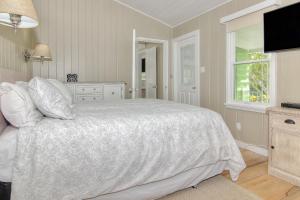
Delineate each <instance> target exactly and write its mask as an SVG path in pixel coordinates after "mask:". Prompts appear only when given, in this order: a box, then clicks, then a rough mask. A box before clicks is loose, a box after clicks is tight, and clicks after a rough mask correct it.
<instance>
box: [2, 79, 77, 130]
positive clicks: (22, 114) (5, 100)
mask: <svg viewBox="0 0 300 200" xmlns="http://www.w3.org/2000/svg"><path fill="white" fill-rule="evenodd" d="M0 97H1V101H0V103H1V105H0V107H1V112H2V114H3V115H4V117H5V119H6V120H7V121H8V122H9V123H10V124H11V125H13V126H15V127H17V128H21V127H28V126H34V125H35V124H36V123H37V122H39V121H40V120H41V119H42V117H43V115H44V116H46V117H51V118H56V119H62V120H71V119H74V117H75V116H74V114H73V112H72V107H73V105H72V95H71V93H70V91H69V90H68V89H67V88H66V87H65V85H64V84H63V83H61V82H60V81H57V80H53V79H51V80H47V79H43V78H39V77H35V78H33V79H32V80H31V81H30V82H29V83H26V82H17V83H16V84H12V83H2V84H1V87H0Z"/></svg>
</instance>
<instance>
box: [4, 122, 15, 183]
mask: <svg viewBox="0 0 300 200" xmlns="http://www.w3.org/2000/svg"><path fill="white" fill-rule="evenodd" d="M17 135H18V129H17V128H14V127H12V126H8V127H6V128H5V129H4V131H3V133H2V134H0V181H1V182H11V181H12V172H13V165H14V160H15V156H16V148H17Z"/></svg>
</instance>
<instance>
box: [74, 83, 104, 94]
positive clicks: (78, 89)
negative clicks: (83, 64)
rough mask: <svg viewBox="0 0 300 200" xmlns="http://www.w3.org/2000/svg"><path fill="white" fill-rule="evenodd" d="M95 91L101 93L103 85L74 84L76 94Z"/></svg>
mask: <svg viewBox="0 0 300 200" xmlns="http://www.w3.org/2000/svg"><path fill="white" fill-rule="evenodd" d="M95 93H103V86H102V85H97V86H83V85H80V86H76V94H95Z"/></svg>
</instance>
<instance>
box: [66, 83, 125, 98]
mask: <svg viewBox="0 0 300 200" xmlns="http://www.w3.org/2000/svg"><path fill="white" fill-rule="evenodd" d="M65 85H66V86H67V87H68V88H69V89H70V91H71V93H72V95H73V101H74V102H75V103H79V102H100V101H112V100H122V99H124V98H125V82H103V83H66V84H65Z"/></svg>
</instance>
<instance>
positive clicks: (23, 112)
mask: <svg viewBox="0 0 300 200" xmlns="http://www.w3.org/2000/svg"><path fill="white" fill-rule="evenodd" d="M1 87H2V94H1V111H2V114H3V115H4V117H5V119H6V120H7V121H8V122H9V123H10V124H12V125H13V126H15V127H18V128H20V127H27V126H34V125H35V124H36V123H37V122H39V121H40V120H41V118H42V115H41V113H40V112H39V111H38V110H37V109H36V107H35V106H34V104H33V102H32V100H31V98H30V96H29V93H28V91H26V90H25V89H23V88H22V87H20V86H18V85H15V84H12V83H2V84H1Z"/></svg>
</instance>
